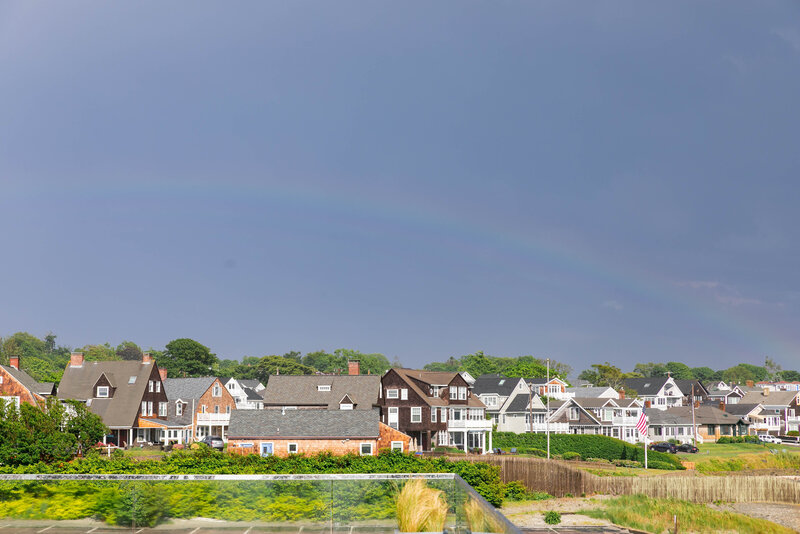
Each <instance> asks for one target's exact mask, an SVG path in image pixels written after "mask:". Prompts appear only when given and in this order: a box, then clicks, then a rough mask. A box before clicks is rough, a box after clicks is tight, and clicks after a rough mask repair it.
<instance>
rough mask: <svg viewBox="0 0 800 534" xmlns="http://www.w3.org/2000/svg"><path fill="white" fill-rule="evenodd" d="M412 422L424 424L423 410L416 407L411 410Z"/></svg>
mask: <svg viewBox="0 0 800 534" xmlns="http://www.w3.org/2000/svg"><path fill="white" fill-rule="evenodd" d="M411 422H412V423H421V422H422V408H421V407H419V406H415V407H413V408H411Z"/></svg>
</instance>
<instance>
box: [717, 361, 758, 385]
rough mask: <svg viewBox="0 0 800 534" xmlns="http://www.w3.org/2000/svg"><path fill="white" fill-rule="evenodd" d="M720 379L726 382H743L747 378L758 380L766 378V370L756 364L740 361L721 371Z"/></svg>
mask: <svg viewBox="0 0 800 534" xmlns="http://www.w3.org/2000/svg"><path fill="white" fill-rule="evenodd" d="M722 379H723V380H725V381H726V382H736V383H739V384H744V383H746V382H747V381H748V380H752V381H753V382H760V381H761V380H766V379H767V370H766V369H764V368H763V367H759V366H757V365H752V364H749V363H740V364H738V365H735V366H733V367H730V368H728V369H726V370H725V371H723V372H722Z"/></svg>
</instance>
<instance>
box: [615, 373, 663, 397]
mask: <svg viewBox="0 0 800 534" xmlns="http://www.w3.org/2000/svg"><path fill="white" fill-rule="evenodd" d="M666 382H667V377H666V376H651V377H648V378H626V379H624V380H623V381H622V384H623V385H624V387H625V389H626V390H628V389H632V390H634V391H636V393H638V394H639V396H642V395H657V394H658V392H659V391H661V388H663V387H664V384H665V383H666Z"/></svg>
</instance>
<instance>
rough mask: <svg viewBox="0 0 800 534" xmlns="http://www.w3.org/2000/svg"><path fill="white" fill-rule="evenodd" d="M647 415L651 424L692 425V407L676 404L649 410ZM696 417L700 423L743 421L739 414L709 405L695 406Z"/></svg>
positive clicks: (729, 423) (731, 423)
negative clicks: (662, 408) (663, 408)
mask: <svg viewBox="0 0 800 534" xmlns="http://www.w3.org/2000/svg"><path fill="white" fill-rule="evenodd" d="M647 417H648V420H649V422H650V424H651V425H687V424H688V425H691V424H692V407H691V406H675V407H672V408H667V409H666V410H648V411H647ZM694 419H695V423H696V424H698V425H709V424H711V425H735V424H737V423H738V422H740V421H743V418H742V417H741V416H739V415H736V414H732V413H727V412H723V411H722V410H720V409H719V408H714V407H713V406H708V405H701V406H700V407H699V408H695V410H694Z"/></svg>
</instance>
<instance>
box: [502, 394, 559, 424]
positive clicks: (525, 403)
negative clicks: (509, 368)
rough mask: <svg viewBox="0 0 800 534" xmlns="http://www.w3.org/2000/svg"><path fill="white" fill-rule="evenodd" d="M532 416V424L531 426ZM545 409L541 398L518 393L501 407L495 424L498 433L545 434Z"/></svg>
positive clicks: (535, 395)
mask: <svg viewBox="0 0 800 534" xmlns="http://www.w3.org/2000/svg"><path fill="white" fill-rule="evenodd" d="M531 416H533V424H531ZM546 417H547V407H546V406H545V404H544V402H542V398H541V397H540V396H539V395H537V394H534V395H533V397H531V395H530V393H519V394H516V395H514V396H512V397H509V399H508V401H506V403H505V404H504V405H503V408H502V411H501V412H500V415H499V421H498V423H497V430H499V431H500V432H516V433H517V434H521V433H523V432H545V430H546V429H547V423H546V422H545V419H546Z"/></svg>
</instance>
